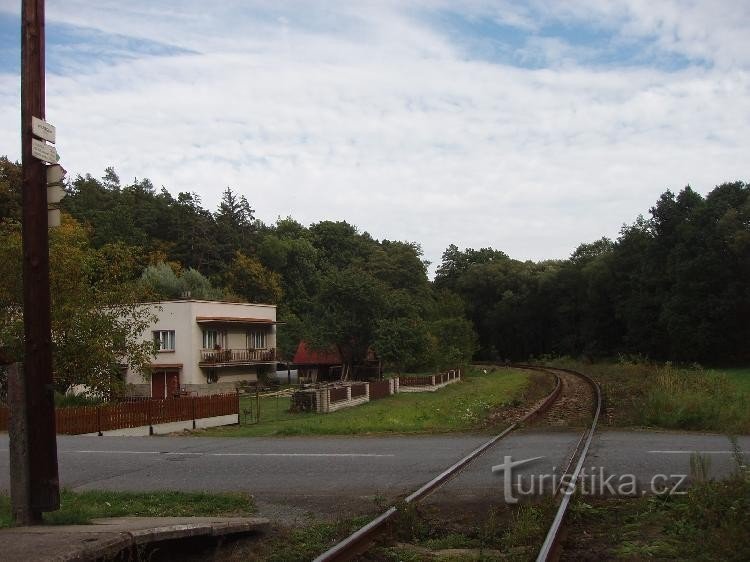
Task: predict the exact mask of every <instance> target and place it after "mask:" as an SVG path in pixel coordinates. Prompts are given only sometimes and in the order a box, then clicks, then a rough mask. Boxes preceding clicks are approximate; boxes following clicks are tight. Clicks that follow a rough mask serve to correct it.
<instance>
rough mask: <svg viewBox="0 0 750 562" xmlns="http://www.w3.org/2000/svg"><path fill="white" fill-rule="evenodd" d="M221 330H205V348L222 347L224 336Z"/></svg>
mask: <svg viewBox="0 0 750 562" xmlns="http://www.w3.org/2000/svg"><path fill="white" fill-rule="evenodd" d="M223 335H224V334H222V333H221V332H220V331H219V330H203V349H216V348H217V347H222V346H223V344H224V338H223V337H222V336H223Z"/></svg>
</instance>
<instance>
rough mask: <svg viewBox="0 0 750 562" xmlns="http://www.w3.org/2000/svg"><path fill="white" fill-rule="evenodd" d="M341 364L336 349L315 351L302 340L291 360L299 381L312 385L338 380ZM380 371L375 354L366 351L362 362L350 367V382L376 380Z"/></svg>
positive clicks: (371, 350) (378, 361) (339, 355)
mask: <svg viewBox="0 0 750 562" xmlns="http://www.w3.org/2000/svg"><path fill="white" fill-rule="evenodd" d="M342 363H343V361H342V359H341V354H340V353H339V351H338V350H337V349H336V348H334V347H332V348H331V349H329V350H326V351H315V350H313V349H311V348H310V346H309V345H308V343H307V342H305V341H304V340H303V341H300V342H299V345H298V346H297V351H296V352H295V354H294V358H293V359H292V365H293V366H294V367H296V368H297V370H298V373H299V380H300V381H302V380H305V381H306V382H313V383H314V382H324V381H336V380H339V379H340V378H341V371H342V366H343V365H342ZM382 371H383V370H382V366H381V364H380V360H379V359H378V356H377V354H376V353H375V351H374V350H373V349H368V350H367V357H366V358H365V360H364V362H362V363H361V364H357V365H352V372H351V380H369V379H378V378H380V377H381V375H382Z"/></svg>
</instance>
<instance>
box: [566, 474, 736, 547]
mask: <svg viewBox="0 0 750 562" xmlns="http://www.w3.org/2000/svg"><path fill="white" fill-rule="evenodd" d="M571 507H572V511H571V517H570V518H569V524H568V537H569V539H568V541H567V542H566V543H565V544H563V549H564V552H566V556H568V557H569V558H570V559H575V558H576V557H577V556H586V557H592V556H595V557H596V558H598V559H607V560H610V559H627V560H642V559H645V558H655V559H658V560H749V559H750V542H748V540H747V537H748V536H750V518H748V517H747V512H748V510H750V480H748V479H747V478H746V477H742V476H739V475H738V476H735V477H734V478H732V479H730V480H726V481H722V482H704V483H699V484H694V485H693V486H692V487H691V488H690V489H689V491H688V493H687V495H684V496H647V497H639V498H609V499H590V498H587V499H586V501H585V502H584V501H582V500H581V499H579V500H577V501H576V502H574V503H573V504H572V506H571Z"/></svg>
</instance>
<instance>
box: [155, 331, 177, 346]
mask: <svg viewBox="0 0 750 562" xmlns="http://www.w3.org/2000/svg"><path fill="white" fill-rule="evenodd" d="M154 342H156V349H157V351H174V330H158V331H156V332H154Z"/></svg>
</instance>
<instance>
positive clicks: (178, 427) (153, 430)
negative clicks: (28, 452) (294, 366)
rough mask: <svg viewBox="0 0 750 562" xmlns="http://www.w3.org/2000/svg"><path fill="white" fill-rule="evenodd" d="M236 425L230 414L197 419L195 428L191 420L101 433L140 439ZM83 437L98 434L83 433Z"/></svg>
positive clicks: (238, 419) (233, 415)
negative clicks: (141, 437)
mask: <svg viewBox="0 0 750 562" xmlns="http://www.w3.org/2000/svg"><path fill="white" fill-rule="evenodd" d="M238 423H240V415H239V414H230V415H227V416H214V417H212V418H200V419H197V420H195V427H193V420H186V421H178V422H170V423H157V424H155V425H153V426H148V425H142V426H140V427H126V428H123V429H113V430H111V431H102V435H103V436H107V437H140V436H145V435H166V434H168V433H175V432H177V431H185V430H186V429H188V430H192V429H201V428H206V427H219V426H222V425H235V424H238ZM83 435H99V434H98V433H85V434H83Z"/></svg>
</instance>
